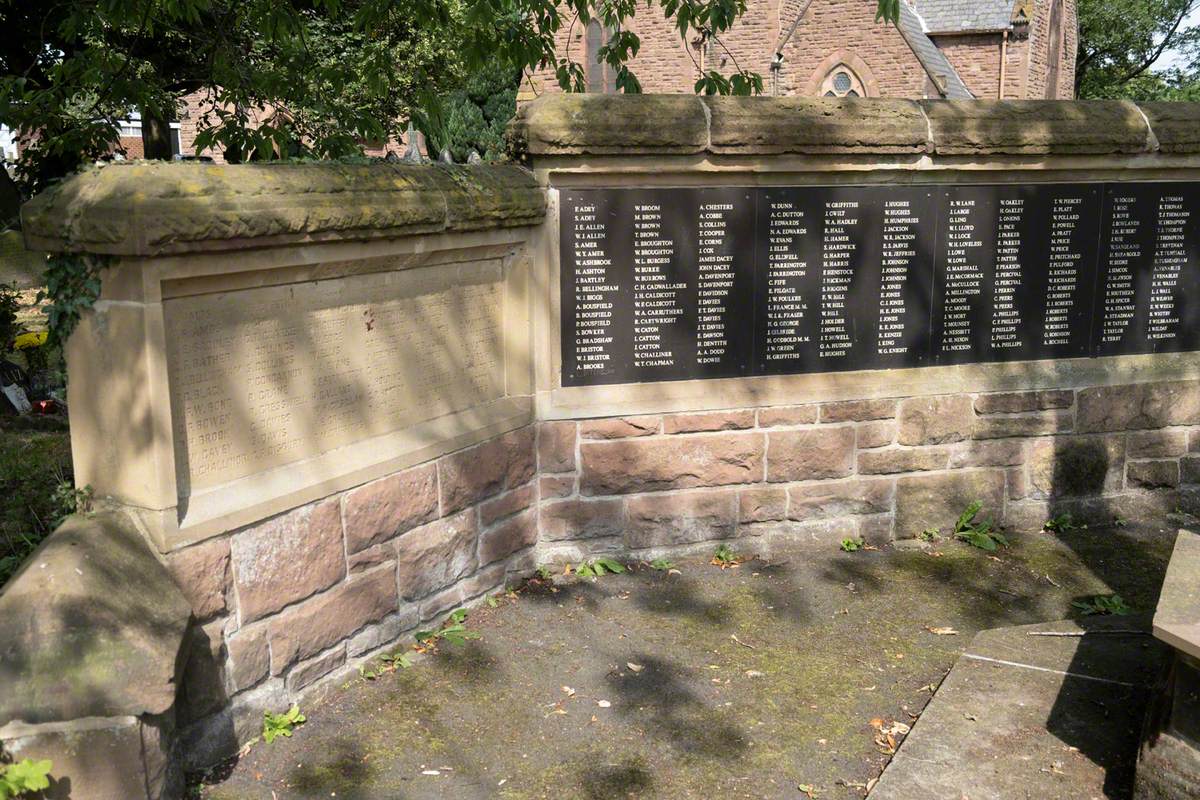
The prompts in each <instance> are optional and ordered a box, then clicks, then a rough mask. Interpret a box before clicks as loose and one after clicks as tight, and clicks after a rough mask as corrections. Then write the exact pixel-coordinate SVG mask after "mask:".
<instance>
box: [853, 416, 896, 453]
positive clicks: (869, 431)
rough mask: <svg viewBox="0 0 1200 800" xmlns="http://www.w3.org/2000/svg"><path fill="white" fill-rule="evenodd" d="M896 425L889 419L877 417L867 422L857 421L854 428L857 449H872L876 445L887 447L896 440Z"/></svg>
mask: <svg viewBox="0 0 1200 800" xmlns="http://www.w3.org/2000/svg"><path fill="white" fill-rule="evenodd" d="M897 427H898V426H897V425H896V423H895V422H894V421H893V420H890V419H877V420H871V421H868V422H861V423H859V425H858V427H857V428H856V430H857V431H858V440H857V442H856V444H857V445H858V449H859V450H872V449H874V448H876V447H887V446H888V445H890V444H892V443H893V442H895V441H896V431H897Z"/></svg>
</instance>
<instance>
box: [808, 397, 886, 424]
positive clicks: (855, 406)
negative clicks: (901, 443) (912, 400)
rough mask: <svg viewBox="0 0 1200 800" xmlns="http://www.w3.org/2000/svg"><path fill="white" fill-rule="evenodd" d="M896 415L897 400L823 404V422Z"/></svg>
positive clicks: (850, 420) (848, 401) (884, 417)
mask: <svg viewBox="0 0 1200 800" xmlns="http://www.w3.org/2000/svg"><path fill="white" fill-rule="evenodd" d="M894 416H896V401H895V400H892V399H889V398H884V399H881V400H838V401H836V402H833V403H822V404H821V422H822V423H826V422H862V421H864V420H870V419H891V418H892V417H894Z"/></svg>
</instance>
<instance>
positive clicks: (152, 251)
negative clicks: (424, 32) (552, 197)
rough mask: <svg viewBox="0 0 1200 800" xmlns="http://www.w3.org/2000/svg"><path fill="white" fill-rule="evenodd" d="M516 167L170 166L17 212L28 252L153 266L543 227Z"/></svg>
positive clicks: (97, 170)
mask: <svg viewBox="0 0 1200 800" xmlns="http://www.w3.org/2000/svg"><path fill="white" fill-rule="evenodd" d="M545 211H546V199H545V195H544V193H543V192H542V191H541V190H540V189H539V188H538V187H537V185H536V183H535V182H534V179H533V177H532V175H530V174H529V173H528V172H527V171H526V170H524V169H522V168H520V167H517V166H513V165H482V166H454V165H447V164H434V165H413V164H370V165H347V164H337V163H325V164H287V163H281V164H240V165H228V164H220V165H213V164H175V163H168V162H151V161H136V162H128V163H114V164H107V165H103V166H98V167H92V168H90V169H87V170H84V171H83V172H80V173H79V174H77V175H75V176H73V177H71V178H69V179H68V180H66V181H64V182H63V183H61V184H59V185H58V186H55V187H54V188H52V189H49V190H47V191H45V192H43V193H42V194H40V195H38V196H37V197H35V198H34V199H33V200H30V201H29V202H28V203H26V204H25V206H24V207H23V208H22V211H21V219H22V225H23V230H24V232H25V244H26V246H27V247H28V248H30V249H33V250H44V251H49V252H88V253H101V254H108V255H120V256H154V255H160V254H168V253H180V252H189V251H197V250H228V249H242V248H247V247H260V246H265V245H277V244H286V243H295V242H307V241H346V240H363V239H377V238H396V237H400V236H409V235H413V234H427V233H438V232H442V231H471V230H484V229H491V228H508V227H519V226H526V225H535V224H538V223H540V222H541V221H542V220H543V218H544V217H545Z"/></svg>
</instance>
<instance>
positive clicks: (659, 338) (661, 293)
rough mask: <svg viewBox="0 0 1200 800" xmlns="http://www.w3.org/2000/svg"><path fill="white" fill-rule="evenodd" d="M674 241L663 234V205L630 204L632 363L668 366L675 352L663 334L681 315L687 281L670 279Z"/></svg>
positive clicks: (674, 360) (638, 365)
mask: <svg viewBox="0 0 1200 800" xmlns="http://www.w3.org/2000/svg"><path fill="white" fill-rule="evenodd" d="M674 255H675V241H674V239H672V238H670V237H668V236H667V235H666V234H664V233H663V225H662V205H661V204H659V203H638V204H635V205H634V207H633V365H634V366H635V367H670V366H674V365H675V364H676V363H677V361H678V358H677V354H676V353H675V352H674V350H673V349H672V346H671V344H670V343H669V342H668V341H667V339H666V337H665V334H667V332H668V331H670V329H671V326H672V325H674V324H675V323H676V322H678V321H679V320H680V318H682V317H683V304H682V303H681V302H680V297H679V294H680V292H681V291H682V290H683V289H685V288H686V284H684V283H678V282H672V280H671V275H670V266H671V259H672V257H673V256H674Z"/></svg>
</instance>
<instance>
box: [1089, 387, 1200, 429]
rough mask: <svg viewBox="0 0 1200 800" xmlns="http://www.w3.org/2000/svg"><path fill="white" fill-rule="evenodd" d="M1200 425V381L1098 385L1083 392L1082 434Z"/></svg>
mask: <svg viewBox="0 0 1200 800" xmlns="http://www.w3.org/2000/svg"><path fill="white" fill-rule="evenodd" d="M1196 424H1200V381H1162V382H1159V383H1138V384H1128V385H1124V386H1095V387H1092V388H1089V389H1081V390H1080V391H1079V406H1078V409H1077V426H1078V430H1079V432H1080V433H1091V432H1096V433H1102V432H1109V431H1124V430H1134V429H1138V428H1165V427H1167V426H1170V425H1196Z"/></svg>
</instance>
